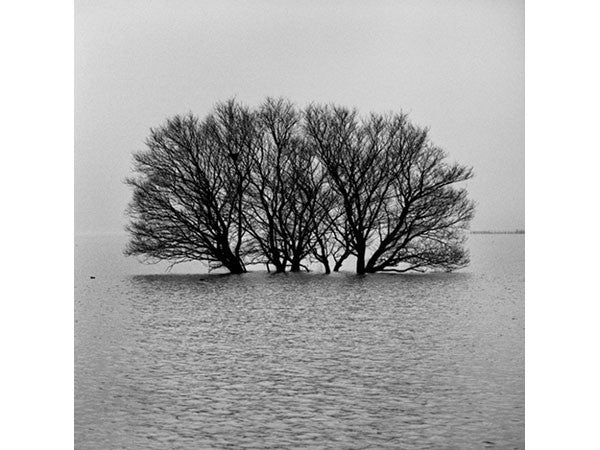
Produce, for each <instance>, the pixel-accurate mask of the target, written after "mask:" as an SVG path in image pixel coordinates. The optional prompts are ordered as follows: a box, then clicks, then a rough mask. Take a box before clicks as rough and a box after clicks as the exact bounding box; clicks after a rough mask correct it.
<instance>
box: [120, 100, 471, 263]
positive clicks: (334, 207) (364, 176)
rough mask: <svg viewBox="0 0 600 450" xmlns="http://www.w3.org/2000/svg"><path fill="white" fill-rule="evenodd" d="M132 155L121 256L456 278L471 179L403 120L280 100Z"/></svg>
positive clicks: (170, 133)
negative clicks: (350, 262)
mask: <svg viewBox="0 0 600 450" xmlns="http://www.w3.org/2000/svg"><path fill="white" fill-rule="evenodd" d="M147 147H148V149H147V150H145V151H142V152H139V153H136V154H135V155H134V169H135V172H136V174H135V176H133V177H131V178H129V179H128V180H127V183H128V184H129V185H131V186H132V187H133V201H132V202H131V204H130V207H129V210H128V212H129V215H130V217H131V223H130V225H129V226H128V230H129V231H130V233H131V235H132V239H131V241H130V243H129V245H128V247H127V248H126V253H127V254H129V255H140V256H144V257H145V258H146V259H147V260H148V261H150V262H152V261H158V260H169V261H171V262H172V263H179V262H184V261H193V260H203V261H207V262H208V263H209V264H210V267H224V268H226V269H228V270H229V271H230V272H232V273H243V272H245V271H246V267H247V266H248V265H250V264H265V265H266V267H267V269H268V270H269V271H270V270H271V268H273V269H274V271H276V272H285V271H286V270H290V271H292V272H297V271H300V270H302V269H305V270H308V265H309V264H310V263H312V262H319V263H321V264H322V265H323V268H324V271H325V272H326V273H330V272H331V270H333V271H338V270H339V269H340V268H341V266H342V264H343V263H344V261H345V260H346V259H347V258H348V257H350V256H353V257H355V258H356V272H357V273H360V274H363V273H372V272H378V271H395V272H406V271H409V270H421V271H422V270H427V269H434V270H435V269H437V270H439V269H442V270H453V269H456V268H459V267H462V266H464V265H465V264H467V262H468V255H467V253H466V251H465V249H464V247H463V242H464V231H465V229H466V227H467V226H468V224H469V221H470V220H471V218H472V216H473V210H474V207H473V203H472V202H471V201H470V200H469V199H468V198H467V193H466V190H465V189H464V188H458V187H456V186H454V185H455V184H456V183H459V182H462V181H465V180H468V179H469V178H471V176H472V171H471V169H469V168H466V167H463V166H460V165H458V164H449V163H447V162H446V161H445V155H444V152H443V151H442V150H441V149H439V148H438V147H435V146H434V145H433V144H432V143H431V142H430V141H429V139H428V136H427V130H426V129H422V128H419V127H416V126H414V125H413V124H411V123H410V122H409V121H408V119H407V117H406V115H404V114H388V115H378V114H371V115H369V116H368V117H365V118H361V117H359V115H358V113H357V111H356V110H350V109H348V108H344V107H340V106H318V105H311V106H309V107H307V108H306V109H304V110H299V109H297V108H296V107H295V105H294V104H293V103H291V102H289V101H287V100H284V99H271V98H269V99H267V100H266V101H265V102H264V103H263V104H262V105H261V106H260V107H258V108H256V109H250V108H248V107H246V106H243V105H241V104H240V103H238V102H236V101H235V100H229V101H227V102H225V103H221V104H218V105H217V106H216V107H215V108H214V110H213V112H212V113H211V114H209V115H208V116H207V117H206V118H205V119H204V120H203V121H200V120H198V119H197V118H196V117H194V116H193V115H187V116H183V117H181V116H176V117H174V118H172V119H169V120H167V122H166V124H164V125H163V126H161V127H159V128H156V129H152V130H151V133H150V137H149V138H148V140H147Z"/></svg>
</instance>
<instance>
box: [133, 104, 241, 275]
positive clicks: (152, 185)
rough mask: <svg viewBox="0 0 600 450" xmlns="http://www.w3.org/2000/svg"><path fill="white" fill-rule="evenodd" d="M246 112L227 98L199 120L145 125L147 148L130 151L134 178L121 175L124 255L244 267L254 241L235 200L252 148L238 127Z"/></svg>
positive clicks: (178, 119) (235, 269)
mask: <svg viewBox="0 0 600 450" xmlns="http://www.w3.org/2000/svg"><path fill="white" fill-rule="evenodd" d="M248 114H249V113H248V112H247V111H245V110H243V109H242V108H240V107H239V106H238V105H236V104H234V103H232V102H228V103H225V104H222V105H219V106H217V108H216V110H215V114H214V115H211V116H209V117H208V119H207V120H205V121H204V122H203V123H200V122H199V121H198V119H197V118H196V117H194V116H193V115H187V116H184V117H181V116H176V117H174V118H173V119H170V120H168V121H167V122H166V124H165V125H163V126H162V127H159V128H157V129H152V130H151V134H150V137H149V138H148V140H147V142H146V144H147V147H148V149H147V151H143V152H139V153H136V154H135V155H134V170H135V172H136V173H137V176H135V177H131V178H129V179H128V180H127V183H128V184H129V185H131V186H132V187H133V189H134V192H133V201H132V202H131V204H130V206H129V210H128V211H129V214H130V216H131V223H130V225H129V226H128V230H129V231H130V233H131V235H132V238H131V241H130V243H129V245H128V246H127V248H126V250H125V253H126V254H129V255H141V256H144V257H146V258H147V260H148V261H150V262H154V261H158V260H168V261H171V262H172V263H173V264H177V263H180V262H184V261H195V260H200V261H207V262H208V263H209V264H210V265H211V267H221V266H222V267H225V268H227V269H228V270H229V271H230V272H232V273H243V272H245V271H246V267H245V263H244V256H245V255H247V254H249V253H251V251H252V245H251V243H250V242H248V241H247V239H246V238H245V229H244V226H243V218H242V214H243V211H242V207H241V202H242V196H243V192H244V190H245V189H246V188H247V184H248V181H247V174H246V173H244V172H243V171H242V170H240V169H239V161H240V160H241V159H243V158H245V155H246V154H247V150H248V148H249V147H250V146H251V134H250V133H249V132H248V130H247V129H245V128H244V127H243V126H242V125H243V124H245V123H246V122H245V118H246V117H247V116H248ZM234 125H235V126H234Z"/></svg>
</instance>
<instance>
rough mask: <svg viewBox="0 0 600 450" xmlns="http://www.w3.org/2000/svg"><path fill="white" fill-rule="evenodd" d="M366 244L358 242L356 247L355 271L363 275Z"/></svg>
mask: <svg viewBox="0 0 600 450" xmlns="http://www.w3.org/2000/svg"><path fill="white" fill-rule="evenodd" d="M366 251H367V249H366V245H362V244H359V245H358V246H357V248H356V273H357V274H359V275H363V274H364V273H366V271H365V253H366Z"/></svg>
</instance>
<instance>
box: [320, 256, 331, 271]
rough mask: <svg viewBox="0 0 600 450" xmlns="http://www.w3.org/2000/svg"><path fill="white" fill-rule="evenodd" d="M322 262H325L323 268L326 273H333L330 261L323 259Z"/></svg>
mask: <svg viewBox="0 0 600 450" xmlns="http://www.w3.org/2000/svg"><path fill="white" fill-rule="evenodd" d="M321 264H323V268H324V269H325V274H326V275H329V274H330V273H331V268H330V267H329V261H328V260H327V259H324V260H323V261H321Z"/></svg>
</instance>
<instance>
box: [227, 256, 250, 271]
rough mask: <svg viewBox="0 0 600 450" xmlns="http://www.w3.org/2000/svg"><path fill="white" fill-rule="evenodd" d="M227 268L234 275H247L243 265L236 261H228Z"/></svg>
mask: <svg viewBox="0 0 600 450" xmlns="http://www.w3.org/2000/svg"><path fill="white" fill-rule="evenodd" d="M225 267H226V268H227V269H228V270H229V272H231V273H232V274H240V273H246V268H245V267H244V266H243V265H242V263H241V262H240V261H239V260H237V259H235V260H232V261H228V262H227V264H225Z"/></svg>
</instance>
